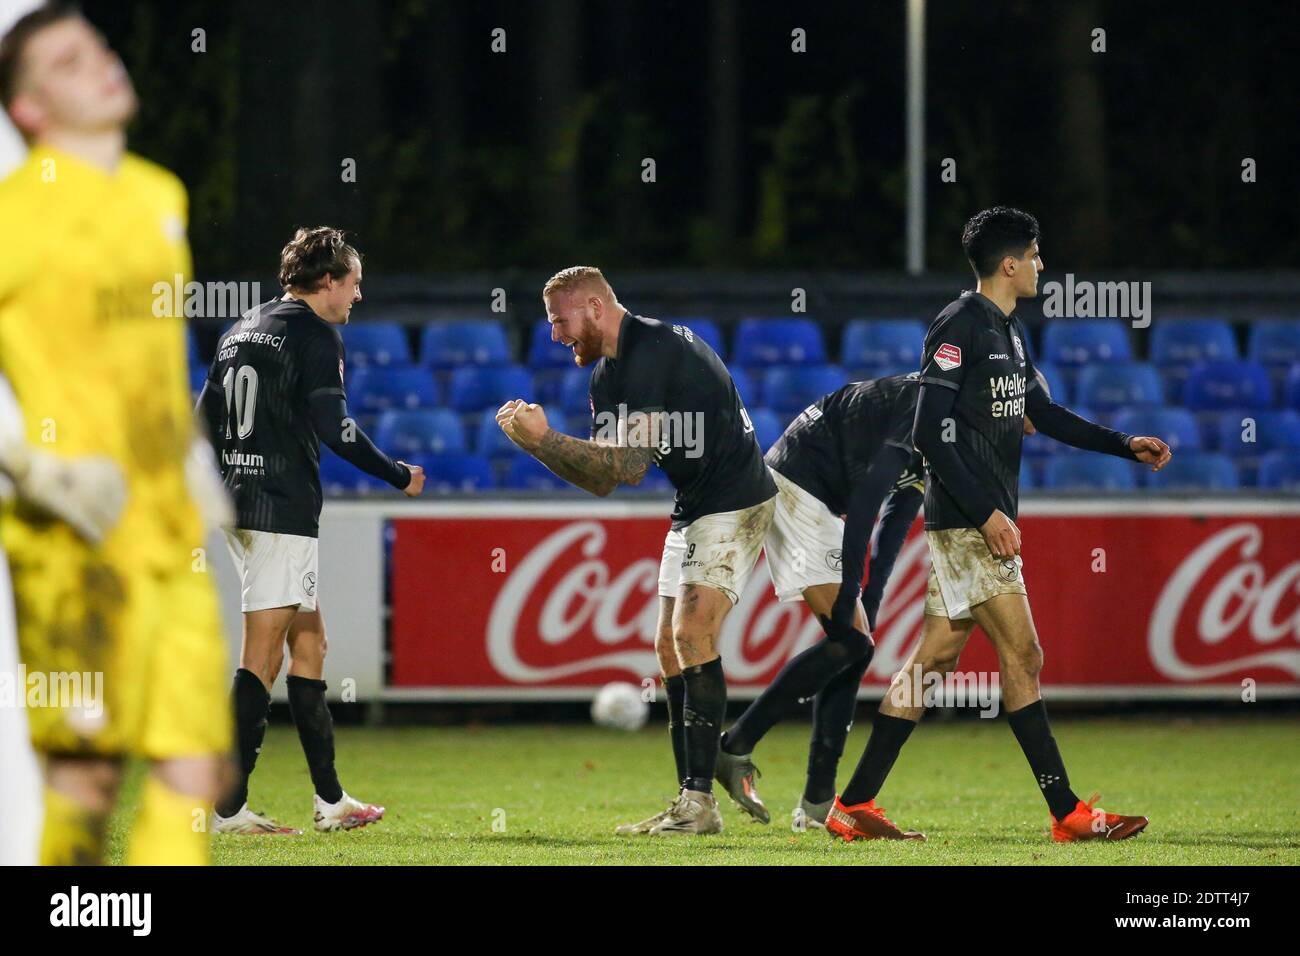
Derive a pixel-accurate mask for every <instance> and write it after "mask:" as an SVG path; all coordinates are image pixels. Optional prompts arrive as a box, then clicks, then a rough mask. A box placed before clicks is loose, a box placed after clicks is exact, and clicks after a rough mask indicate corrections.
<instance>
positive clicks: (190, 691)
mask: <svg viewBox="0 0 1300 956" xmlns="http://www.w3.org/2000/svg"><path fill="white" fill-rule="evenodd" d="M10 563H11V568H12V576H13V590H14V604H15V611H16V615H17V618H18V647H19V654H20V657H21V660H22V664H23V666H24V668H25V671H26V672H25V674H24V677H25V687H24V688H23V692H24V693H25V699H26V706H27V716H28V722H29V724H30V726H31V732H32V744H33V746H34V747H35V748H36V749H37V750H38V751H40V752H42V753H46V754H62V755H87V756H90V755H96V756H127V755H134V756H140V757H145V758H148V759H166V758H169V757H181V756H199V755H204V754H212V753H222V752H225V751H226V750H227V749H228V748H229V746H230V740H231V718H230V703H229V690H228V686H227V685H228V677H229V675H228V673H227V671H228V666H227V660H226V647H225V641H224V639H223V638H222V634H221V627H220V616H219V612H218V610H217V599H216V592H215V589H214V587H213V583H212V579H211V577H210V575H209V574H208V573H207V572H206V571H205V570H203V571H197V570H191V569H190V567H189V566H188V565H187V566H184V567H182V568H181V569H180V570H176V571H168V572H165V573H162V574H159V573H156V572H151V571H143V570H142V571H135V572H125V573H124V572H123V571H122V569H121V568H119V567H114V566H111V565H109V564H108V563H106V562H105V561H104V560H103V559H102V558H101V557H100V556H99V555H98V554H97V552H95V551H94V550H92V549H91V548H88V547H85V546H84V545H82V544H81V543H80V542H76V543H71V544H61V545H59V546H58V547H54V548H49V549H46V550H45V551H44V552H43V553H40V554H11V555H10Z"/></svg>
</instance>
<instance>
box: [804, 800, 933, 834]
mask: <svg viewBox="0 0 1300 956" xmlns="http://www.w3.org/2000/svg"><path fill="white" fill-rule="evenodd" d="M826 830H827V831H828V832H829V833H830V834H831V835H832V836H837V837H841V838H842V839H843V840H844V842H845V843H852V842H853V841H854V840H924V839H925V834H924V833H917V832H916V831H915V830H907V831H903V830H900V829H898V827H896V826H894V824H893V823H892V822H891V821H890V819H889V818H888V817H887V816H885V808H884V807H878V806H876V801H875V800H868V801H867V802H866V803H859V804H856V805H855V806H852V807H846V806H845V805H844V804H843V803H841V802H840V797H839V794H836V795H835V802H834V803H833V804H831V809H830V812H829V813H827V814H826Z"/></svg>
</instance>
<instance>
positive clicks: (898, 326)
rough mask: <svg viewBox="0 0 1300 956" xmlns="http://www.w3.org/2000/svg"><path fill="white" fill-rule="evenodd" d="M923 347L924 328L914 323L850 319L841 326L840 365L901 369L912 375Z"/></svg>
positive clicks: (892, 320) (893, 320)
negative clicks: (842, 333)
mask: <svg viewBox="0 0 1300 956" xmlns="http://www.w3.org/2000/svg"><path fill="white" fill-rule="evenodd" d="M924 344H925V326H924V325H922V324H921V323H920V322H918V321H916V320H915V319H853V320H852V321H851V322H849V323H848V324H847V325H846V326H844V339H843V342H842V344H841V346H840V364H841V365H843V366H845V367H847V368H879V367H882V366H897V365H901V366H905V367H907V368H908V370H909V371H916V370H917V369H919V368H920V367H921V348H922V346H923V345H924ZM872 377H873V378H874V377H877V376H872Z"/></svg>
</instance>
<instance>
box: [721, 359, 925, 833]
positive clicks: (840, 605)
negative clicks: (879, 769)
mask: <svg viewBox="0 0 1300 956" xmlns="http://www.w3.org/2000/svg"><path fill="white" fill-rule="evenodd" d="M918 390H919V376H918V374H917V373H916V372H912V373H911V374H909V375H895V376H890V377H888V378H882V379H876V380H872V381H865V382H853V383H851V384H849V385H845V386H844V387H843V388H841V389H838V390H836V391H834V392H832V393H830V394H829V395H826V396H824V397H822V398H821V399H820V400H819V401H817V402H815V403H814V404H812V405H809V406H808V407H807V408H806V409H804V410H803V411H802V412H801V413H800V414H799V416H798V417H797V418H795V420H794V421H793V422H791V423H790V425H789V427H787V428H786V430H785V433H784V434H783V435H782V436H781V438H780V439H778V441H777V442H776V444H774V445H773V446H772V448H771V449H770V450H769V451H768V453H767V456H766V459H765V460H766V462H767V464H768V467H769V468H770V469H771V471H772V477H773V479H774V480H775V481H776V486H777V489H778V495H777V499H776V514H775V517H774V519H773V522H772V528H771V530H770V531H769V532H768V535H767V540H766V541H765V542H764V551H765V553H766V555H767V567H768V571H769V573H770V574H771V576H772V583H773V585H774V587H775V588H776V594H777V598H778V599H779V600H781V601H797V600H799V599H800V598H801V597H802V598H803V600H804V601H805V602H806V603H807V605H808V607H809V609H810V610H811V611H812V612H813V614H814V615H816V617H817V619H818V620H820V621H821V622H822V626H823V627H824V628H825V630H826V639H825V640H823V641H819V642H818V643H816V644H814V645H813V646H812V647H810V648H808V649H807V650H805V651H803V652H802V653H800V654H798V655H797V656H796V657H794V658H793V659H792V660H790V661H789V662H788V663H786V665H785V666H784V667H783V668H782V669H781V672H780V673H779V674H778V675H777V677H776V679H775V680H774V681H773V682H772V683H771V684H770V685H769V686H768V687H767V688H766V689H765V690H764V691H763V693H762V694H760V695H759V697H758V698H757V699H756V700H755V701H754V702H753V703H752V704H750V706H749V707H748V708H747V709H746V710H745V712H744V713H743V714H742V715H741V717H740V719H739V720H737V721H736V723H735V724H734V725H733V726H732V727H731V729H730V730H728V731H727V732H726V733H725V734H723V736H722V742H721V748H720V752H719V754H718V770H717V773H718V780H719V782H721V783H722V785H723V786H724V787H725V788H726V790H727V792H728V793H729V794H730V795H731V797H732V799H733V800H735V801H736V803H737V805H738V806H739V807H740V808H741V809H742V810H744V811H745V812H746V813H748V814H749V815H750V816H751V817H753V818H754V819H755V820H757V821H759V822H760V823H768V822H769V821H770V819H771V815H770V813H769V812H768V810H767V807H766V806H764V805H763V801H762V798H761V797H759V795H758V792H757V789H756V787H755V784H754V777H755V776H756V774H757V771H756V769H755V768H754V764H753V760H752V757H751V752H752V751H753V749H754V747H755V746H756V745H757V744H758V742H759V741H760V740H761V739H762V738H763V736H764V734H766V733H767V731H768V730H770V729H771V728H772V727H773V726H775V725H776V723H777V722H778V721H779V720H780V719H781V717H782V716H783V715H784V714H785V713H786V711H787V710H788V709H789V708H790V707H791V706H792V705H793V704H794V703H795V702H796V701H799V700H805V699H807V698H809V697H812V698H813V733H812V740H811V742H810V744H809V753H808V775H807V780H806V783H805V786H804V792H803V795H802V797H801V798H800V800H799V809H798V811H797V812H798V813H800V814H801V815H802V819H803V822H804V823H806V824H809V825H812V826H822V825H823V824H824V822H825V820H826V814H827V813H828V812H829V810H830V807H831V803H832V801H833V799H834V797H835V770H836V768H837V766H838V765H839V758H840V756H841V754H843V752H844V742H845V741H846V740H847V739H848V734H849V729H850V727H851V726H852V723H853V714H854V711H855V710H856V708H857V699H858V688H859V686H860V685H861V683H862V677H863V675H864V674H865V673H866V671H867V667H868V666H869V665H870V663H871V655H872V651H873V645H872V640H871V637H870V635H871V633H872V631H873V630H874V629H875V618H876V611H877V609H878V608H879V607H880V599H881V597H882V596H883V594H884V589H885V582H886V581H887V580H888V578H889V574H890V572H891V570H892V569H893V565H894V560H895V559H896V558H897V557H898V552H899V550H900V549H901V548H902V545H903V541H904V539H905V538H906V537H907V532H908V529H909V528H910V527H911V525H912V521H913V519H914V518H915V517H916V512H917V510H918V509H919V508H920V506H921V492H920V490H919V487H917V486H918V485H919V483H920V471H919V469H920V459H919V456H917V455H915V453H914V451H913V449H912V422H913V420H914V419H915V417H916V396H917V392H918ZM886 495H889V498H888V501H887V502H886V505H885V508H884V513H883V516H882V518H881V524H880V528H879V530H878V532H877V534H876V538H875V546H874V548H873V549H872V551H873V554H872V559H871V575H870V586H869V588H868V591H867V593H866V594H865V595H864V597H865V605H866V606H865V608H864V607H862V606H859V603H858V592H859V590H860V589H861V584H862V571H863V564H864V563H865V560H866V554H867V547H868V542H869V540H870V538H871V529H872V525H873V523H874V522H875V520H876V512H877V511H878V510H880V508H881V500H882V499H883V498H885V496H886ZM840 515H844V516H845V517H844V518H841V517H840Z"/></svg>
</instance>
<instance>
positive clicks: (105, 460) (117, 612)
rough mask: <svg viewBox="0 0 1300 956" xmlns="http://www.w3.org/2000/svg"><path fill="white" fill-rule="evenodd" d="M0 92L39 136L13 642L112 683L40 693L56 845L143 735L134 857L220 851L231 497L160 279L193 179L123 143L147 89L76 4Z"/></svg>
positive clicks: (15, 232) (26, 283)
mask: <svg viewBox="0 0 1300 956" xmlns="http://www.w3.org/2000/svg"><path fill="white" fill-rule="evenodd" d="M0 103H2V104H3V106H4V108H5V110H6V111H7V112H8V114H9V116H10V118H11V119H12V120H13V122H14V124H15V125H16V126H17V127H18V129H19V130H20V132H21V133H22V134H23V137H24V139H26V140H27V142H28V145H29V146H30V147H31V152H30V155H29V156H28V158H27V161H26V162H25V163H24V164H23V165H22V166H20V167H19V168H18V169H17V170H16V171H15V172H14V173H13V174H12V175H11V176H9V177H8V178H7V179H6V180H4V181H3V182H0V235H3V236H6V237H7V241H6V243H5V252H4V255H3V256H0V374H2V375H3V377H4V378H5V379H7V380H8V384H9V386H10V387H11V388H12V393H13V396H14V397H15V398H16V402H17V410H18V411H20V414H21V417H22V422H23V426H22V428H21V429H20V430H19V431H18V435H19V436H25V440H22V439H21V438H19V439H18V440H12V439H11V440H10V441H7V442H2V443H0V445H2V446H3V447H0V469H3V471H5V472H6V473H7V474H8V475H9V476H10V477H11V479H12V481H13V484H14V486H15V488H16V489H17V495H16V498H15V501H14V502H13V503H11V504H10V505H8V506H7V507H6V511H5V513H4V514H3V517H2V518H0V539H2V540H3V545H4V549H5V551H6V552H7V553H8V557H9V561H10V565H11V568H12V575H13V591H14V604H15V609H16V614H17V622H18V646H19V652H20V657H21V660H22V663H23V665H24V666H25V668H26V672H27V674H28V675H31V674H32V673H33V672H36V673H40V674H47V675H53V674H63V675H66V674H83V675H94V674H102V683H97V682H96V681H95V680H93V679H87V680H86V681H84V682H83V684H82V686H83V689H85V688H91V689H92V694H93V693H96V691H94V690H93V689H94V688H96V687H102V699H99V698H95V697H93V696H90V697H89V698H88V695H87V694H85V693H83V694H81V695H79V696H80V697H81V699H80V700H77V699H66V700H53V701H50V704H51V705H50V706H42V707H30V708H29V710H28V720H29V723H30V725H31V732H32V741H33V745H34V747H35V749H36V751H37V753H38V754H39V755H40V756H41V757H42V758H43V763H44V768H45V782H46V790H45V808H44V809H45V823H44V830H43V833H42V838H41V862H42V863H45V864H70V863H96V862H101V861H102V860H103V857H104V842H105V830H106V824H107V821H108V815H109V813H110V811H111V810H112V808H113V804H114V801H115V799H116V795H117V790H118V787H119V784H120V780H121V773H122V763H123V760H124V758H126V757H128V756H136V757H142V758H144V759H146V760H148V761H149V762H150V763H149V774H148V776H147V778H146V782H145V784H144V792H143V796H142V801H141V805H140V809H139V812H138V814H137V816H136V818H135V820H134V822H133V825H132V827H131V835H130V839H129V842H128V847H127V854H126V859H127V862H128V863H132V864H184V863H189V864H198V863H206V862H208V833H207V821H208V818H209V815H210V812H211V811H210V805H211V803H212V802H213V799H214V797H215V796H216V795H217V789H218V787H219V785H220V783H221V777H222V770H223V767H224V760H225V754H226V752H227V751H228V748H229V745H230V732H231V726H230V716H229V702H228V699H227V694H226V688H225V686H224V685H225V672H226V651H225V645H224V642H223V640H222V637H221V633H220V627H219V619H218V612H217V604H216V594H215V591H214V588H213V584H212V581H211V579H210V577H209V575H208V573H207V569H206V562H205V559H204V555H203V552H202V551H200V550H198V549H200V548H201V547H202V545H203V541H204V534H205V529H204V521H205V515H203V514H201V513H200V505H202V507H203V508H204V509H205V510H207V511H208V512H209V514H208V515H207V516H206V517H207V518H208V519H210V520H216V519H217V518H218V517H219V515H220V510H219V509H220V508H221V506H222V504H223V500H222V497H221V490H220V486H219V485H217V486H216V487H215V488H214V487H213V486H212V485H210V484H208V485H205V484H204V482H208V481H216V479H215V478H213V475H214V471H213V469H212V467H211V465H212V462H211V452H210V449H207V448H206V444H195V435H194V432H193V425H192V417H191V407H190V399H189V388H188V380H187V375H186V364H185V363H186V360H185V348H184V326H183V320H182V319H181V318H180V317H178V316H177V315H176V314H175V313H174V312H172V311H171V306H170V303H169V307H168V309H167V310H161V309H156V308H155V303H156V301H159V297H158V296H157V295H156V294H155V292H154V286H155V284H156V283H168V284H171V283H173V282H174V281H175V276H176V275H177V274H181V275H183V276H185V277H188V275H189V272H190V258H189V248H188V245H187V244H186V240H185V217H186V195H185V190H184V187H183V186H182V185H181V183H180V181H179V180H178V179H177V178H176V177H175V176H173V175H172V174H171V173H169V172H167V171H166V170H164V169H162V168H161V167H159V166H155V165H153V164H152V163H149V162H147V161H145V160H143V159H141V158H140V157H138V156H134V155H132V154H130V153H128V152H126V143H125V133H124V127H125V124H126V123H127V121H128V120H129V119H130V118H131V116H132V114H133V113H134V111H135V108H136V97H135V92H134V90H133V89H132V86H131V82H130V79H129V78H128V76H127V75H126V71H125V70H124V69H123V67H122V63H121V61H120V60H119V58H118V57H117V55H116V54H115V53H114V52H113V51H112V50H110V49H109V48H108V47H107V46H106V44H105V43H104V40H103V38H102V37H101V36H100V35H99V34H98V33H97V32H96V31H95V30H94V28H93V27H92V26H91V25H90V24H89V23H88V22H87V21H86V20H85V19H84V18H83V17H82V16H81V15H80V13H79V12H78V11H77V10H76V9H75V8H70V7H66V6H62V5H49V6H45V7H41V8H39V9H38V10H36V11H34V12H32V13H30V14H28V15H27V16H26V17H24V18H22V19H21V20H19V21H18V22H17V23H16V24H15V25H14V27H13V28H12V29H11V30H10V31H9V33H8V34H6V35H5V37H4V39H3V40H0ZM14 413H15V412H11V415H12V414H14ZM204 451H206V452H207V457H206V459H205V460H201V455H202V453H203V452H204ZM225 506H226V507H228V504H226V505H225ZM214 511H215V512H216V513H215V514H214V513H213V512H214Z"/></svg>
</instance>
